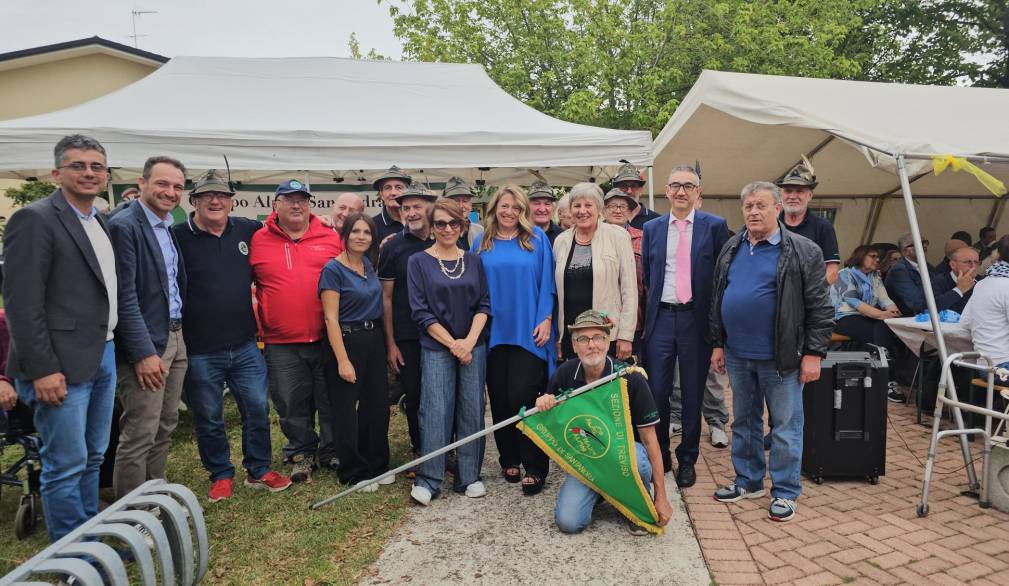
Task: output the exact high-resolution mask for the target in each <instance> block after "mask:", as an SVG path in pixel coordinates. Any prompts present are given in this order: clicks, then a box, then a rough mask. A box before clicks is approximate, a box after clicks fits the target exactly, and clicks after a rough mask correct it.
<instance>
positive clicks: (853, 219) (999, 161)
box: [652, 71, 1009, 260]
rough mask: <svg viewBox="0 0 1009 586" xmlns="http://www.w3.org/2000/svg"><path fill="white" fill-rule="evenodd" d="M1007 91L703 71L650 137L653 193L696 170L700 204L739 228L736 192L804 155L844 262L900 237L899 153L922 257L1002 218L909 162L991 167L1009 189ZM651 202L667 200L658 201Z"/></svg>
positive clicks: (992, 203) (949, 178)
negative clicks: (692, 166) (972, 160)
mask: <svg viewBox="0 0 1009 586" xmlns="http://www.w3.org/2000/svg"><path fill="white" fill-rule="evenodd" d="M1006 112H1009V91H1007V90H1000V89H979V88H966V87H934V86H916V85H906V84H889V83H871V82H855V81H840V80H830V79H806V78H797V77H782V76H771V75H753V74H743V73H725V72H719V71H705V72H703V73H702V74H701V76H700V77H699V78H698V80H697V83H695V84H694V86H693V88H692V89H691V90H690V93H688V94H687V96H686V98H685V99H684V100H683V103H682V104H681V105H680V107H679V108H678V109H677V110H676V113H675V115H674V116H673V117H672V119H670V121H669V123H668V124H666V126H665V128H663V130H662V132H661V133H659V136H658V137H657V138H656V139H655V142H654V144H653V148H652V155H653V157H654V159H655V163H654V164H655V174H656V176H655V183H656V184H657V185H658V186H659V187H657V188H656V189H655V194H656V196H657V198H661V194H662V190H661V185H662V184H664V183H665V181H664V179H665V174H666V173H668V170H669V168H670V167H672V166H673V165H674V164H677V163H692V162H693V161H694V160H695V159H696V160H699V161H700V162H701V167H702V172H703V174H704V181H703V183H704V190H705V191H704V195H705V200H704V207H705V209H707V210H710V211H713V212H714V213H718V214H720V215H724V216H725V217H726V218H728V219H729V221H730V224H732V225H739V223H741V218H740V215H739V206H738V203H737V201H738V197H739V190H740V188H741V187H742V186H743V185H745V184H746V183H748V182H750V181H753V180H755V179H767V180H774V179H777V178H779V177H781V176H782V175H784V173H785V172H786V171H787V170H788V169H789V168H790V167H791V166H792V165H794V164H795V163H796V162H798V161H799V156H800V155H801V154H803V153H805V154H807V155H809V156H810V158H811V160H812V162H813V164H814V166H815V168H816V172H817V176H818V179H819V181H820V185H819V187H818V188H817V190H816V199H814V205H815V206H820V207H825V208H828V209H832V210H833V211H834V213H835V214H836V215H835V220H834V221H835V227H836V228H837V230H838V239H839V241H840V244H841V250H842V254H844V253H845V252H847V251H850V250H851V249H852V248H854V247H855V246H856V245H858V244H861V243H869V242H878V241H894V240H895V239H896V237H897V236H898V235H899V234H901V233H903V232H906V231H908V221H907V215H906V213H905V210H904V206H903V205H902V202H901V201H900V196H901V190H900V181H899V178H898V176H897V160H896V155H898V154H905V155H907V156H908V158H907V171H908V175H909V179H910V183H911V187H912V189H913V191H914V196H915V208H916V210H917V215H918V219H919V221H920V222H921V226H922V233H923V235H924V237H925V238H928V239H930V240H931V242H932V247H931V250H930V255H929V256H930V258H932V259H933V260H938V259H939V258H941V257H942V243H943V242H944V241H945V239H947V238H949V235H950V234H952V233H953V232H954V231H956V230H960V229H964V230H968V231H970V232H971V233H973V234H974V235H975V237H976V234H977V230H978V229H979V228H980V227H982V226H985V225H995V226H996V228H997V229H998V232H999V233H1000V234H1004V233H1007V232H1009V218H1007V219H1005V220H1002V208H1003V205H1004V202H1003V200H1001V199H996V198H994V197H992V195H991V193H990V192H989V191H988V190H986V189H985V188H984V186H982V185H981V184H980V183H979V182H978V181H977V180H976V179H975V178H974V177H972V176H970V175H967V174H966V173H963V172H961V173H952V172H951V171H949V170H947V171H946V172H945V173H943V174H942V175H939V176H938V177H936V176H934V175H933V174H932V173H931V169H932V162H931V160H928V159H927V158H926V159H920V158H912V156H913V155H925V156H928V155H933V154H943V153H953V154H958V155H975V156H979V157H983V156H985V155H988V156H989V157H990V158H989V160H988V161H987V164H985V161H983V160H982V161H979V162H978V165H979V166H981V167H982V168H983V169H985V170H986V171H988V172H989V173H991V174H993V175H995V176H996V177H998V178H999V179H1002V180H1003V181H1007V182H1009V164H1006V162H1005V160H1004V159H1003V157H1005V156H1007V155H1009V117H1007V116H1006V114H1005V113H1006ZM658 203H659V204H660V205H662V204H664V203H665V202H658Z"/></svg>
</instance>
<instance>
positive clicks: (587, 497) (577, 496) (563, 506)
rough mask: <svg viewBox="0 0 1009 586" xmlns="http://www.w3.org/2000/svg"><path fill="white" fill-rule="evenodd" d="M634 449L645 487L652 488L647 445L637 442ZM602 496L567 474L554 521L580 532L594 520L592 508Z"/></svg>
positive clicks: (558, 498) (571, 530) (574, 531)
mask: <svg viewBox="0 0 1009 586" xmlns="http://www.w3.org/2000/svg"><path fill="white" fill-rule="evenodd" d="M634 451H635V452H636V453H637V458H638V476H640V477H641V482H643V483H644V484H645V488H647V489H649V490H651V485H652V463H651V462H650V461H649V460H648V452H646V451H645V446H643V445H641V444H640V443H637V442H635V444H634ZM602 498H603V497H601V496H599V495H598V494H597V493H596V491H594V490H592V489H591V488H589V487H587V486H585V485H584V484H582V482H581V481H580V480H578V479H577V478H575V477H574V476H571V475H570V474H565V475H564V483H563V484H561V489H560V492H558V493H557V508H556V509H555V510H554V523H556V524H557V528H558V529H560V530H561V531H562V532H564V533H580V532H581V531H582V530H584V529H585V528H586V527H588V526H589V523H591V522H592V509H594V508H595V507H596V503H598V502H599V501H600V500H602Z"/></svg>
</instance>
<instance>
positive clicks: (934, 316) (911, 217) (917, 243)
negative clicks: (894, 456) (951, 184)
mask: <svg viewBox="0 0 1009 586" xmlns="http://www.w3.org/2000/svg"><path fill="white" fill-rule="evenodd" d="M894 158H895V159H896V161H897V174H898V175H899V177H900V189H901V191H902V192H903V194H904V207H905V208H906V209H907V221H908V224H910V226H911V239H912V240H913V241H914V252H915V257H916V258H917V259H918V262H917V264H918V274H919V275H920V276H921V289H922V292H924V293H925V305H926V306H927V307H928V317H929V321H931V322H932V332H933V333H934V335H935V347H936V350H938V351H939V360H940V361H941V362H942V363H943V364H945V363H946V356H947V353H946V340H945V338H944V337H943V334H942V327H941V324H940V322H939V310H938V309H936V305H935V295H933V294H932V277H931V275H929V273H928V261H927V260H926V258H925V247H924V246H922V244H921V231H920V230H919V229H918V215H917V214H916V213H915V211H914V200H913V199H912V197H911V182H910V181H908V178H907V167H906V166H905V164H904V155H903V154H898V155H896V156H895V157H894ZM903 252H904V251H901V254H903ZM907 317H911V316H907ZM949 378H950V380H949V381H948V382H949V383H952V379H953V375H952V373H951V374H950V375H949ZM940 382H942V381H940ZM946 389H947V392H948V393H949V395H950V399H952V400H953V401H959V399H958V398H957V395H956V388H955V386H954V385H953V384H947V385H946ZM950 411H952V412H953V421H954V422H955V423H956V426H957V428H958V429H965V427H964V423H963V414H962V413H960V409H958V408H956V407H953V408H951V409H950ZM959 438H960V450H961V451H962V452H963V461H964V465H965V466H966V468H967V483H968V484H969V486H970V488H971V490H974V489H975V488H976V487H977V473H976V472H975V470H974V461H973V460H974V459H973V457H972V456H971V453H970V444H968V443H967V436H966V435H960V436H959Z"/></svg>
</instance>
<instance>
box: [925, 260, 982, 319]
mask: <svg viewBox="0 0 1009 586" xmlns="http://www.w3.org/2000/svg"><path fill="white" fill-rule="evenodd" d="M978 257H979V255H978V252H977V251H976V250H974V249H973V248H972V247H970V246H963V247H961V248H958V249H956V250H954V251H953V252H952V253H950V255H949V267H948V270H946V271H943V272H941V273H940V272H936V275H935V276H934V277H932V291H933V292H934V293H935V302H936V305H937V306H940V305H941V306H942V307H940V308H939V310H940V311H942V310H943V309H952V310H953V311H955V312H957V313H963V309H964V308H965V307H967V302H968V301H970V296H971V293H973V292H974V281H975V280H976V279H977V268H978V266H979V265H980V264H981V260H980V259H979V258H978Z"/></svg>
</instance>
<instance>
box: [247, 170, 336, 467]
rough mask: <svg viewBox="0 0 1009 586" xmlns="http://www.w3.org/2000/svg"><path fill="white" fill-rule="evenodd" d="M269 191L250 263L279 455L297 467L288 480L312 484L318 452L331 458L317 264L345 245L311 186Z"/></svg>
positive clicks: (322, 457)
mask: <svg viewBox="0 0 1009 586" xmlns="http://www.w3.org/2000/svg"><path fill="white" fill-rule="evenodd" d="M274 195H275V197H274V200H273V210H274V211H273V213H272V214H270V217H268V218H267V219H266V225H265V226H263V228H261V229H260V230H259V231H258V232H256V234H255V235H253V237H252V246H251V248H252V251H251V255H250V262H251V263H252V276H253V278H254V279H255V282H256V300H257V301H258V303H259V316H260V323H261V324H262V328H263V341H264V342H265V343H266V366H267V371H268V375H269V378H270V392H271V395H272V399H273V406H274V407H275V408H276V409H277V413H278V414H279V415H280V429H281V431H283V432H284V435H285V436H286V437H287V445H286V446H284V459H285V460H286V461H289V462H292V463H293V464H294V468H293V469H292V471H291V480H292V481H294V482H310V481H311V479H312V470H313V469H314V468H315V462H316V452H317V451H318V456H319V459H320V460H321V461H322V462H323V463H324V464H329V463H330V461H331V460H332V459H333V457H334V455H335V454H334V452H333V447H332V442H333V433H332V430H330V429H329V427H328V426H329V421H330V418H329V416H328V408H329V401H328V399H327V396H326V389H325V383H324V381H323V374H322V372H323V371H322V352H323V351H324V350H325V349H327V348H328V346H325V347H323V346H321V345H320V344H319V340H325V337H326V334H325V327H324V325H323V318H322V304H321V303H320V301H319V296H318V286H319V274H320V273H321V272H322V267H323V266H324V265H325V264H326V263H327V262H328V261H329V260H330V259H332V258H334V257H336V256H338V255H339V254H340V253H341V252H342V251H343V245H342V244H341V242H340V237H339V236H337V234H336V233H335V232H333V231H332V230H331V229H329V228H327V227H325V226H323V225H322V224H321V223H320V222H319V219H318V218H316V217H315V216H314V215H313V214H312V212H311V203H312V202H311V200H312V194H311V193H310V192H309V190H308V186H306V185H305V184H303V183H301V182H300V181H297V180H294V179H291V180H288V181H284V182H283V183H281V184H280V185H279V186H278V187H277V190H276V192H275V194H274ZM316 411H318V412H319V433H318V434H316V432H315V413H316ZM320 444H321V445H320Z"/></svg>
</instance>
